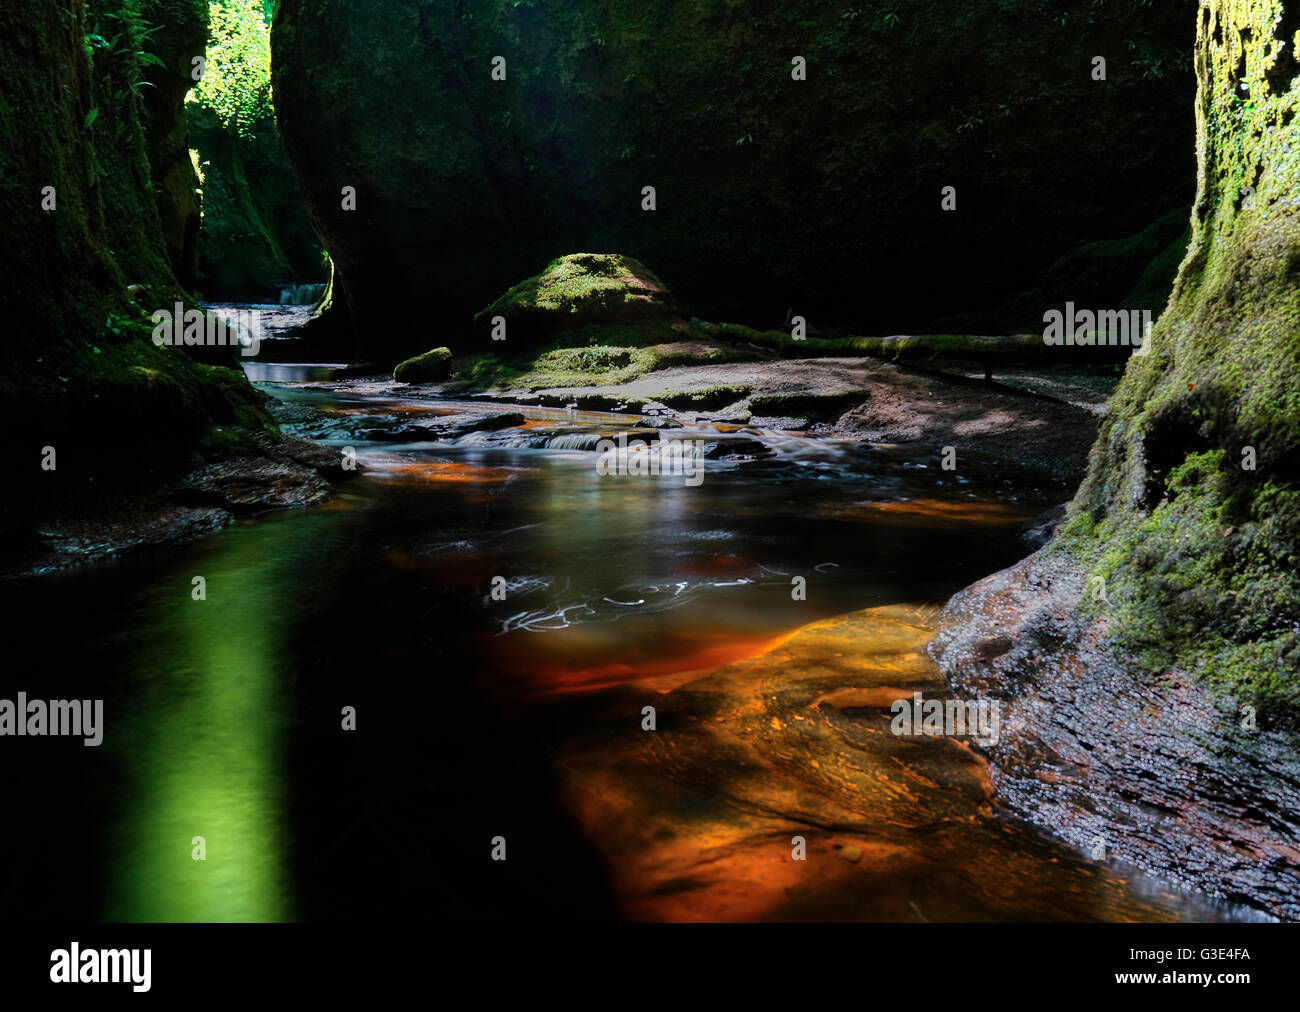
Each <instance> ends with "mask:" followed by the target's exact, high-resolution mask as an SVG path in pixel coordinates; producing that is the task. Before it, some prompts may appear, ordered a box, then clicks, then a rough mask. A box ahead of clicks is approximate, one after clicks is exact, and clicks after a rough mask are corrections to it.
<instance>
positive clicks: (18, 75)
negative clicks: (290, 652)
mask: <svg viewBox="0 0 1300 1012" xmlns="http://www.w3.org/2000/svg"><path fill="white" fill-rule="evenodd" d="M160 6H166V5H160ZM201 6H202V5H198V4H194V5H185V7H186V14H187V16H188V15H190V14H194V13H196V12H197V11H198V10H199V8H200V7H201ZM143 10H144V8H143V7H140V8H136V7H134V6H132V5H130V4H124V3H120V2H115V3H112V4H109V3H101V2H92V3H90V4H88V5H86V10H85V11H84V12H83V10H82V6H81V5H80V4H76V5H72V6H71V7H69V6H68V5H67V4H62V3H57V2H55V0H22V2H21V3H17V4H14V5H10V6H8V7H6V8H5V10H4V11H3V13H0V222H3V224H4V230H5V237H6V238H5V242H4V244H3V246H0V271H3V274H4V277H5V284H4V285H3V287H2V289H0V290H2V291H3V296H2V297H0V298H2V299H3V310H4V311H3V317H4V320H5V327H6V335H5V340H4V341H3V342H0V398H2V399H3V400H4V403H5V405H6V408H7V410H8V412H9V415H10V418H11V420H12V428H11V432H10V436H9V438H10V441H11V443H12V445H13V447H14V451H13V455H14V462H15V463H14V468H13V471H14V474H13V477H14V485H15V486H16V487H17V488H18V489H20V490H21V491H22V493H23V494H22V495H21V496H20V497H19V499H20V503H19V504H20V505H22V506H23V507H24V508H27V509H36V508H37V507H38V505H39V502H40V500H41V499H42V498H48V497H50V496H59V495H62V494H64V493H66V492H67V491H68V490H69V489H70V488H74V487H82V486H84V485H85V484H86V483H88V482H91V481H97V482H98V484H96V485H94V486H91V487H94V488H102V487H103V486H104V485H106V484H110V483H114V482H118V481H124V480H128V479H131V478H134V477H137V476H139V475H140V474H141V473H142V472H144V471H147V470H150V469H167V468H174V467H179V466H184V465H185V464H186V463H188V462H192V461H194V460H195V459H196V453H197V451H198V450H199V448H200V446H201V444H202V443H203V441H204V440H205V438H207V437H208V436H209V434H211V433H212V432H213V429H214V426H220V425H225V424H230V425H234V424H236V423H237V422H241V421H242V422H247V423H250V424H252V425H254V426H260V425H261V423H262V419H261V416H260V414H259V411H258V409H257V408H256V398H255V395H254V393H253V391H252V389H251V387H250V386H249V385H248V383H247V381H246V380H245V379H244V377H243V374H242V373H241V372H238V371H236V370H234V369H229V368H224V367H220V366H216V365H203V364H200V363H198V362H196V361H194V360H193V359H191V358H190V357H187V356H186V355H185V354H184V353H183V352H182V351H180V350H178V349H174V348H165V347H164V348H160V347H155V346H154V345H153V343H152V342H151V341H150V339H149V338H150V333H151V329H152V325H151V324H150V323H149V320H148V312H149V311H151V310H152V309H156V308H159V307H166V306H171V305H172V303H173V302H174V301H175V300H177V299H184V298H185V297H186V291H185V289H184V287H183V286H182V285H181V284H180V283H179V282H178V280H177V278H176V275H175V274H174V273H173V269H172V264H171V262H170V260H169V252H176V251H178V250H179V247H176V246H175V245H174V244H173V243H171V242H170V240H169V236H168V233H167V230H166V229H165V227H164V223H163V220H162V218H161V217H160V214H159V207H160V205H163V206H169V207H170V204H169V202H168V201H167V200H166V199H164V194H163V193H161V192H160V191H159V189H158V188H157V187H156V186H155V179H163V178H166V177H167V176H168V172H167V169H166V166H163V165H160V166H157V167H154V166H151V165H150V162H149V152H150V150H155V151H169V150H170V147H169V146H168V145H167V144H163V143H162V142H161V141H156V142H152V143H151V140H150V138H151V137H153V138H155V139H157V138H168V137H170V138H173V139H175V138H177V137H179V136H180V135H181V133H183V128H182V127H181V126H179V125H178V124H177V123H176V122H174V121H172V120H171V119H168V120H167V121H166V122H159V123H156V124H155V126H154V127H152V128H148V129H147V128H146V123H147V122H148V120H147V110H148V109H149V108H151V107H150V106H149V105H148V104H147V103H146V101H145V99H144V98H143V95H142V91H143V90H147V89H145V88H144V87H143V86H141V85H139V84H138V82H140V81H142V80H143V79H144V70H145V67H146V66H148V67H151V68H152V69H153V70H157V71H158V72H159V73H161V72H162V70H163V69H164V68H173V67H177V66H180V65H182V63H183V62H184V61H186V59H187V53H188V48H187V47H188V45H189V42H187V41H185V40H186V39H189V34H188V33H186V32H182V33H180V37H181V39H182V42H181V44H180V48H179V49H174V50H173V49H171V48H169V45H170V44H169V43H168V42H167V41H166V40H167V39H168V38H170V36H169V35H167V34H166V33H163V32H153V33H150V32H149V27H150V26H149V23H148V21H147V19H146V18H145V16H144V14H143ZM154 16H159V17H161V16H162V15H161V13H158V12H157V11H155V13H154ZM141 53H149V54H150V55H151V56H153V57H155V58H156V60H157V61H158V63H161V64H162V67H161V68H160V67H158V66H156V65H155V63H154V62H153V61H151V60H145V59H144V58H143V57H142V56H141V55H140V54H141ZM169 72H170V71H169ZM160 108H162V109H163V112H162V113H159V115H166V116H169V117H170V116H172V115H174V114H175V113H176V112H177V111H178V107H177V106H175V105H174V104H173V103H164V105H163V106H162V107H160ZM183 189H184V188H183V187H182V190H183ZM169 214H170V220H171V221H172V222H173V223H175V222H180V221H183V220H184V218H185V215H186V212H185V211H184V209H183V207H179V206H178V207H176V208H172V209H171V211H170V212H169ZM129 286H140V287H139V288H135V289H133V290H134V293H135V297H134V298H133V296H132V292H131V291H128V287H129ZM221 353H222V354H223V355H225V356H228V355H229V351H228V350H227V349H221ZM47 446H49V447H53V448H54V449H55V451H56V458H55V459H56V462H57V467H56V469H55V470H46V469H44V468H43V467H42V462H43V460H44V459H45V455H44V448H45V447H47ZM6 505H7V507H9V508H12V507H13V506H14V505H15V503H14V502H10V503H7V504H6Z"/></svg>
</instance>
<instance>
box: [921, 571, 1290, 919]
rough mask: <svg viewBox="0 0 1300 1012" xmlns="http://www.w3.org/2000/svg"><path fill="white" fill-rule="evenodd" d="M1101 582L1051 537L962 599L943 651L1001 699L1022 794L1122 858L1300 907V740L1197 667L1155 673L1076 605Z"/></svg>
mask: <svg viewBox="0 0 1300 1012" xmlns="http://www.w3.org/2000/svg"><path fill="white" fill-rule="evenodd" d="M1084 590H1085V587H1084V586H1083V584H1082V577H1081V576H1080V574H1079V573H1078V571H1077V570H1076V569H1075V568H1074V567H1073V566H1072V565H1071V563H1070V560H1069V557H1068V556H1066V555H1065V554H1064V553H1056V554H1049V552H1048V551H1046V550H1044V551H1040V552H1039V553H1037V554H1035V555H1033V556H1031V557H1030V558H1029V559H1027V560H1025V561H1024V562H1022V563H1020V564H1019V565H1017V566H1015V567H1012V568H1011V569H1008V570H1005V571H1004V572H1001V573H996V574H994V575H992V576H990V577H987V578H986V579H984V580H982V581H980V582H979V583H977V584H975V585H973V586H972V587H970V588H968V589H967V590H965V591H963V592H962V593H960V594H958V595H957V596H956V597H954V598H953V599H952V601H951V602H949V605H948V608H947V610H946V611H945V613H944V615H943V620H942V624H941V628H940V631H939V634H938V635H937V636H936V638H935V641H934V643H933V645H932V647H931V652H932V653H933V655H934V657H935V658H936V660H937V661H938V663H939V666H940V668H941V669H942V671H943V672H944V674H945V675H946V676H947V678H948V680H949V682H950V683H951V684H952V685H953V686H954V687H955V688H956V690H957V691H959V692H960V693H962V694H964V695H987V696H993V697H995V698H1000V699H1002V700H1003V701H1004V704H1003V727H1002V734H1001V739H1000V741H999V742H998V744H997V746H996V747H995V748H993V749H992V750H991V752H990V758H991V762H992V764H993V769H994V774H993V782H994V784H995V787H996V789H997V794H998V797H999V799H1000V800H1002V801H1003V802H1004V803H1005V804H1006V805H1007V806H1008V807H1009V808H1011V809H1012V810H1014V811H1016V812H1018V813H1020V814H1022V815H1023V816H1024V817H1026V818H1028V819H1030V820H1032V821H1033V822H1035V823H1037V824H1039V825H1042V826H1044V827H1047V828H1048V829H1050V830H1051V831H1052V832H1054V833H1056V834H1059V835H1060V836H1061V837H1062V838H1063V839H1064V840H1066V841H1067V842H1069V843H1071V844H1073V845H1075V846H1078V847H1081V848H1086V849H1088V850H1089V851H1091V850H1093V849H1094V848H1098V847H1104V848H1105V852H1106V854H1107V856H1108V857H1109V858H1110V859H1111V860H1116V861H1120V862H1124V863H1126V864H1129V865H1132V866H1135V867H1138V868H1142V869H1145V870H1147V871H1148V872H1151V873H1152V874H1155V875H1158V876H1159V877H1160V878H1162V879H1163V880H1165V881H1169V882H1174V883H1180V884H1182V885H1184V886H1186V887H1188V888H1195V889H1198V890H1200V891H1203V892H1207V893H1210V894H1212V895H1215V896H1219V897H1222V898H1224V899H1226V900H1229V901H1231V902H1234V903H1240V904H1244V905H1247V906H1251V907H1254V908H1257V909H1259V910H1261V911H1265V912H1267V913H1268V914H1271V915H1273V916H1275V917H1280V918H1286V919H1291V920H1296V919H1300V747H1298V743H1297V741H1296V740H1295V738H1294V737H1293V736H1288V735H1285V734H1282V733H1277V732H1266V731H1262V730H1248V729H1246V728H1244V727H1243V726H1242V721H1243V718H1242V711H1241V710H1240V709H1239V708H1237V707H1236V706H1234V705H1233V703H1232V701H1231V700H1228V699H1217V698H1215V697H1214V696H1212V695H1211V694H1210V693H1209V692H1207V691H1206V690H1204V689H1203V688H1202V687H1201V686H1199V685H1198V684H1197V682H1196V680H1195V679H1194V678H1193V677H1191V676H1190V675H1188V674H1186V673H1183V672H1179V671H1168V672H1165V673H1164V674H1163V675H1161V676H1159V677H1155V678H1151V677H1147V676H1143V675H1140V674H1138V673H1136V671H1137V669H1136V668H1135V667H1134V666H1133V665H1131V664H1130V663H1128V662H1127V661H1126V659H1125V658H1123V657H1122V656H1119V655H1118V654H1117V653H1116V652H1115V651H1114V650H1113V648H1112V647H1111V646H1110V645H1109V644H1108V642H1107V640H1106V623H1105V621H1104V619H1103V620H1100V621H1085V620H1083V619H1081V618H1080V617H1079V616H1078V614H1077V613H1076V607H1077V605H1078V602H1079V601H1080V600H1081V598H1082V595H1083V593H1084Z"/></svg>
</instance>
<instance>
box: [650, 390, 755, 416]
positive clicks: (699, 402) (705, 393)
mask: <svg viewBox="0 0 1300 1012" xmlns="http://www.w3.org/2000/svg"><path fill="white" fill-rule="evenodd" d="M753 389H754V388H753V387H751V386H746V385H743V384H736V383H715V384H713V385H711V386H704V387H694V388H692V389H690V390H670V391H668V392H667V393H662V394H656V395H655V398H654V399H655V400H657V401H659V402H660V403H662V404H666V405H668V407H670V408H677V409H679V410H691V409H694V410H699V411H713V410H716V409H717V408H725V407H727V406H728V405H731V404H735V403H736V402H737V401H741V400H744V399H745V398H746V397H748V396H749V394H750V392H751V391H752V390H753Z"/></svg>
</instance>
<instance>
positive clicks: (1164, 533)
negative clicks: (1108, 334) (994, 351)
mask: <svg viewBox="0 0 1300 1012" xmlns="http://www.w3.org/2000/svg"><path fill="white" fill-rule="evenodd" d="M1274 6H1275V5H1271V4H1259V3H1248V2H1246V0H1214V2H1211V3H1209V4H1207V5H1206V7H1205V8H1204V10H1203V12H1202V16H1201V18H1200V20H1199V26H1198V27H1199V38H1198V46H1197V53H1198V57H1197V58H1198V63H1199V66H1198V76H1199V78H1200V82H1201V86H1200V90H1199V94H1198V100H1197V106H1196V108H1197V122H1198V134H1199V149H1200V150H1199V155H1200V158H1199V164H1200V172H1199V193H1198V197H1197V203H1196V210H1195V214H1194V216H1193V222H1192V238H1191V244H1190V246H1189V249H1188V252H1187V256H1186V258H1185V260H1184V262H1183V265H1182V268H1181V270H1180V273H1179V277H1178V280H1177V282H1176V284H1175V287H1174V294H1173V297H1172V299H1171V301H1170V304H1169V306H1168V308H1167V309H1166V311H1165V313H1164V315H1163V316H1162V317H1161V318H1160V320H1159V322H1158V323H1157V325H1156V328H1155V333H1154V334H1153V337H1152V352H1151V354H1150V355H1149V356H1147V357H1145V358H1135V359H1133V360H1132V361H1131V362H1130V363H1129V367H1128V369H1127V371H1126V373H1125V375H1124V378H1123V380H1122V382H1121V384H1120V386H1119V388H1118V389H1117V390H1116V393H1115V396H1114V397H1113V398H1112V400H1111V403H1110V406H1109V408H1108V413H1107V417H1106V419H1105V420H1104V422H1103V424H1102V427H1101V432H1102V436H1101V437H1100V438H1099V440H1098V442H1097V444H1096V446H1095V447H1094V448H1093V453H1092V458H1091V461H1090V466H1089V473H1088V477H1087V479H1086V480H1085V482H1084V484H1083V486H1082V488H1081V489H1080V491H1079V494H1078V496H1077V498H1076V500H1075V503H1074V506H1073V510H1074V514H1075V516H1074V518H1073V519H1072V520H1071V522H1070V523H1069V524H1067V526H1066V528H1065V529H1064V532H1063V535H1062V540H1061V546H1060V547H1061V548H1062V549H1063V550H1068V551H1070V552H1072V553H1073V554H1074V555H1075V556H1076V557H1077V558H1078V559H1079V560H1080V565H1082V566H1083V567H1084V568H1085V570H1086V571H1087V572H1088V573H1089V575H1092V576H1101V577H1103V578H1104V579H1106V581H1107V588H1108V596H1109V597H1110V599H1111V601H1112V603H1113V615H1112V627H1113V630H1114V634H1115V636H1116V638H1117V640H1118V642H1120V643H1121V644H1122V645H1125V646H1127V647H1130V648H1131V649H1132V650H1134V651H1135V652H1136V653H1137V655H1138V656H1139V657H1140V658H1141V660H1142V663H1143V666H1144V668H1145V669H1146V670H1147V671H1148V672H1150V673H1152V674H1157V673H1160V672H1161V671H1163V670H1166V669H1168V668H1170V667H1176V668H1179V669H1182V670H1185V671H1189V672H1191V673H1192V674H1193V675H1196V676H1199V677H1201V678H1203V679H1204V681H1205V683H1206V684H1208V685H1210V686H1213V687H1218V688H1220V689H1224V690H1230V691H1232V692H1233V693H1234V694H1235V695H1236V696H1237V697H1238V698H1239V699H1241V700H1242V701H1243V702H1250V703H1252V704H1253V705H1256V706H1257V707H1258V708H1259V709H1260V712H1261V715H1262V716H1265V717H1266V718H1267V719H1268V720H1269V721H1272V722H1274V723H1276V724H1279V725H1284V726H1300V687H1298V684H1297V672H1300V566H1298V565H1297V564H1298V563H1300V550H1298V549H1297V545H1300V469H1298V468H1297V461H1300V387H1298V386H1297V384H1296V377H1297V376H1300V272H1298V271H1297V269H1296V266H1297V264H1298V263H1300V206H1298V205H1297V202H1296V200H1295V194H1296V193H1297V192H1300V121H1297V120H1296V112H1297V111H1300V110H1297V104H1300V89H1298V88H1296V87H1293V86H1292V81H1293V79H1294V78H1295V77H1296V75H1297V73H1300V66H1297V65H1296V64H1295V63H1294V60H1293V58H1292V55H1291V54H1293V53H1294V52H1295V46H1296V45H1297V44H1300V33H1298V32H1297V28H1298V27H1300V25H1297V24H1296V19H1295V17H1294V14H1295V11H1294V10H1291V9H1290V8H1293V7H1294V4H1288V5H1287V6H1288V13H1289V14H1290V15H1291V17H1290V19H1289V20H1285V19H1282V20H1279V19H1275V18H1274V13H1275V11H1274ZM1288 25H1289V26H1290V27H1289V28H1288V27H1286V26H1288ZM1247 187H1249V188H1250V190H1247V189H1245V188H1247ZM1252 191H1253V192H1252ZM1081 515H1086V517H1087V518H1088V522H1084V521H1083V520H1082V519H1081V518H1080V517H1081ZM1090 607H1092V608H1093V609H1094V610H1096V609H1098V608H1100V607H1101V606H1100V605H1098V604H1097V603H1096V602H1094V603H1092V604H1091V605H1090Z"/></svg>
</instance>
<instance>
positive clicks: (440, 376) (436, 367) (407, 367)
mask: <svg viewBox="0 0 1300 1012" xmlns="http://www.w3.org/2000/svg"><path fill="white" fill-rule="evenodd" d="M450 377H451V351H450V350H449V349H447V348H434V349H432V350H431V351H426V352H425V353H424V354H423V355H416V356H415V357H414V358H408V359H407V360H406V361H405V362H399V363H398V365H397V368H395V369H394V370H393V379H395V380H397V381H398V382H401V383H437V382H438V381H440V380H445V379H449V378H450Z"/></svg>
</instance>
